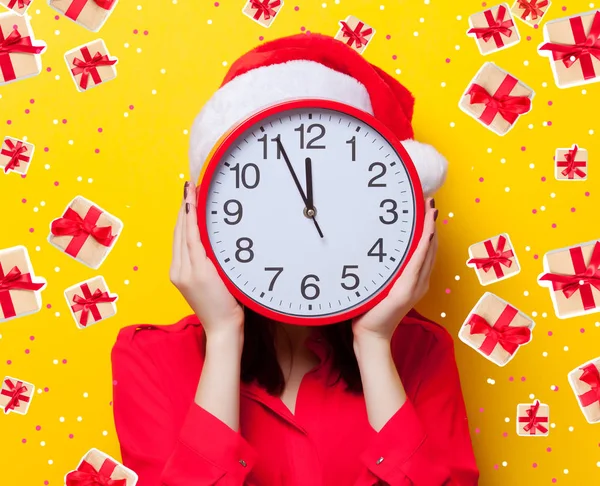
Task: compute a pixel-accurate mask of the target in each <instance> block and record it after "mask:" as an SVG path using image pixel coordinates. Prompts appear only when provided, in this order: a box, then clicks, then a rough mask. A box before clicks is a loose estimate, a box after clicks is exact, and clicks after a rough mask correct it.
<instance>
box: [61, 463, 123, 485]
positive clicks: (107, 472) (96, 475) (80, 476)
mask: <svg viewBox="0 0 600 486" xmlns="http://www.w3.org/2000/svg"><path fill="white" fill-rule="evenodd" d="M116 467H117V464H116V463H115V462H113V461H111V460H110V459H105V460H104V463H103V464H102V466H101V467H100V470H99V471H96V469H94V466H92V465H91V464H90V463H89V462H87V461H82V462H81V464H80V465H79V467H78V468H77V471H71V472H70V473H69V474H67V477H66V478H65V479H66V483H67V485H66V486H127V479H111V478H110V476H111V474H112V473H113V471H114V470H115V468H116Z"/></svg>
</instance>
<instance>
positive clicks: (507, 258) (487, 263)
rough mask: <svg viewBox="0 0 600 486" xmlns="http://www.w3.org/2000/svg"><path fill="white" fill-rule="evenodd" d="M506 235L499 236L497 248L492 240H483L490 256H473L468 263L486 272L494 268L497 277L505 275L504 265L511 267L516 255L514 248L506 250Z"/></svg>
mask: <svg viewBox="0 0 600 486" xmlns="http://www.w3.org/2000/svg"><path fill="white" fill-rule="evenodd" d="M506 241H507V240H506V237H505V236H503V235H501V236H499V237H498V244H497V245H496V248H494V245H493V244H492V240H486V241H484V242H483V245H484V247H485V251H487V254H488V256H487V257H482V258H471V259H470V260H469V261H468V262H467V263H469V264H473V265H475V266H476V267H477V268H478V269H480V268H482V269H483V271H484V272H489V271H490V270H491V269H492V268H493V269H494V273H495V274H496V277H497V278H502V277H504V271H503V270H502V266H503V265H504V266H505V267H506V268H510V267H511V266H512V264H513V261H512V260H511V258H512V257H514V256H515V254H514V252H513V251H512V250H505V249H504V248H505V247H506Z"/></svg>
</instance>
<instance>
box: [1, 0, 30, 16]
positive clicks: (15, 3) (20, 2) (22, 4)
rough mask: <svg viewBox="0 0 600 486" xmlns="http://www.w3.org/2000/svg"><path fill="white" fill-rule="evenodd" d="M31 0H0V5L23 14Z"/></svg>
mask: <svg viewBox="0 0 600 486" xmlns="http://www.w3.org/2000/svg"><path fill="white" fill-rule="evenodd" d="M32 1H33V0H0V5H4V6H5V7H6V8H8V9H10V10H12V11H13V12H14V13H16V14H18V15H25V13H26V12H27V9H28V8H29V6H30V5H31V2H32Z"/></svg>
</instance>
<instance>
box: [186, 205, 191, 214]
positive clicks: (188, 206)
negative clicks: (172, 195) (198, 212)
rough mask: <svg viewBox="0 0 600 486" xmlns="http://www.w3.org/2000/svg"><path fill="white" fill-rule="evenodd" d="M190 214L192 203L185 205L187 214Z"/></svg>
mask: <svg viewBox="0 0 600 486" xmlns="http://www.w3.org/2000/svg"><path fill="white" fill-rule="evenodd" d="M189 212H190V203H185V214H188V213H189Z"/></svg>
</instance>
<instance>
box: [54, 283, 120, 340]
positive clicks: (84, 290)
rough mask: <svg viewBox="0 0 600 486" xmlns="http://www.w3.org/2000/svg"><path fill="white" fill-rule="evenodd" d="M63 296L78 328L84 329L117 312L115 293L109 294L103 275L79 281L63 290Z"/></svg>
mask: <svg viewBox="0 0 600 486" xmlns="http://www.w3.org/2000/svg"><path fill="white" fill-rule="evenodd" d="M65 298H66V299H67V304H68V305H69V307H70V309H71V313H72V314H73V317H74V319H75V322H76V323H77V327H78V328H79V329H85V328H86V327H89V326H90V325H92V324H96V323H98V322H100V321H102V320H104V319H108V318H109V317H112V316H114V315H115V314H116V313H117V307H116V305H115V301H116V300H117V299H118V296H117V295H111V294H110V293H109V290H108V287H107V285H106V282H105V280H104V278H103V277H101V276H98V277H94V278H92V279H90V280H86V281H85V282H80V283H78V284H76V285H73V286H72V287H69V288H68V289H66V290H65Z"/></svg>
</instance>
